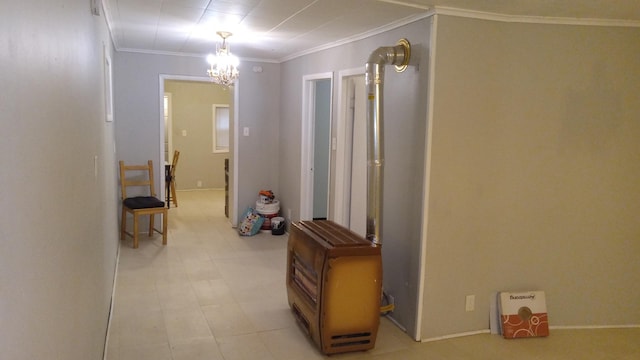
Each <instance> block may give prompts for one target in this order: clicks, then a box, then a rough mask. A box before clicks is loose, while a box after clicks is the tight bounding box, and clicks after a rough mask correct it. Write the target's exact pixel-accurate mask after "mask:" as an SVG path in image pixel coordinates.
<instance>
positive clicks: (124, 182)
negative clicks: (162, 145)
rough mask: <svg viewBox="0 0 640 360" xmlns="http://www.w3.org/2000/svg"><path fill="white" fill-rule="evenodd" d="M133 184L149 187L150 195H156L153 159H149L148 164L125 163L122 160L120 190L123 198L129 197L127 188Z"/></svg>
mask: <svg viewBox="0 0 640 360" xmlns="http://www.w3.org/2000/svg"><path fill="white" fill-rule="evenodd" d="M132 174H133V175H136V176H133V175H132ZM133 186H137V187H142V186H144V187H146V188H148V195H150V196H156V191H155V186H154V183H153V161H151V160H149V161H148V162H147V165H125V164H124V161H122V160H120V190H121V194H122V199H123V200H124V199H126V198H127V188H128V187H133ZM145 195H147V194H145Z"/></svg>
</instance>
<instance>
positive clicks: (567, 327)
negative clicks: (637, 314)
mask: <svg viewBox="0 0 640 360" xmlns="http://www.w3.org/2000/svg"><path fill="white" fill-rule="evenodd" d="M549 329H550V330H598V329H640V324H630V325H556V326H549ZM490 333H491V331H490V330H489V329H485V330H477V331H469V332H463V333H456V334H451V335H444V336H437V337H433V338H427V339H422V340H420V342H423V343H427V342H432V341H439V340H447V339H455V338H459V337H464V336H472V335H479V334H490ZM495 335H498V336H501V335H499V334H495Z"/></svg>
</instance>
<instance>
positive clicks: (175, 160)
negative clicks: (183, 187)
mask: <svg viewBox="0 0 640 360" xmlns="http://www.w3.org/2000/svg"><path fill="white" fill-rule="evenodd" d="M179 158H180V151H178V150H175V151H174V152H173V161H172V162H171V197H170V198H171V201H173V204H174V205H175V206H176V207H178V197H177V196H176V167H177V166H178V159H179Z"/></svg>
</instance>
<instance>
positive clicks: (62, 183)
mask: <svg viewBox="0 0 640 360" xmlns="http://www.w3.org/2000/svg"><path fill="white" fill-rule="evenodd" d="M89 5H90V4H89V2H88V1H84V0H60V1H50V2H27V1H6V2H3V4H2V11H1V12H0V69H1V70H0V83H1V84H2V86H1V87H0V124H1V126H2V132H3V137H2V140H0V168H1V169H2V170H1V171H0V204H1V205H2V206H1V207H0V213H1V214H0V357H2V358H3V359H60V360H63V359H65V360H66V359H96V360H97V359H102V355H103V347H104V341H105V335H106V331H107V321H108V314H109V306H110V301H111V292H112V286H113V277H114V271H115V261H116V253H117V246H118V234H117V220H116V216H117V203H116V196H117V194H116V189H117V188H116V173H115V158H114V136H113V123H107V122H105V105H104V77H103V74H104V66H103V63H104V60H103V44H105V46H106V51H107V53H111V51H112V50H111V48H112V47H111V43H110V40H109V35H108V32H107V27H106V24H105V20H104V17H103V16H100V17H95V16H92V15H91V13H90V6H89ZM94 157H95V159H97V161H96V165H97V166H96V169H97V176H95V175H94Z"/></svg>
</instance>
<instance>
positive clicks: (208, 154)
mask: <svg viewBox="0 0 640 360" xmlns="http://www.w3.org/2000/svg"><path fill="white" fill-rule="evenodd" d="M164 90H165V92H169V93H171V99H172V115H173V116H172V128H173V129H172V131H171V135H172V136H173V148H174V149H175V150H178V151H180V160H179V162H178V167H177V169H176V186H177V189H178V190H185V189H196V188H198V186H197V183H198V181H201V182H202V186H201V188H203V189H206V188H209V189H224V159H225V158H229V156H230V154H229V153H213V121H212V105H213V104H229V103H230V97H231V96H233V93H232V92H231V91H230V90H229V89H227V88H225V87H224V86H220V85H216V84H212V83H210V82H194V81H179V80H167V81H166V82H165V88H164ZM183 130H184V131H186V136H183V135H182V131H183Z"/></svg>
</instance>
